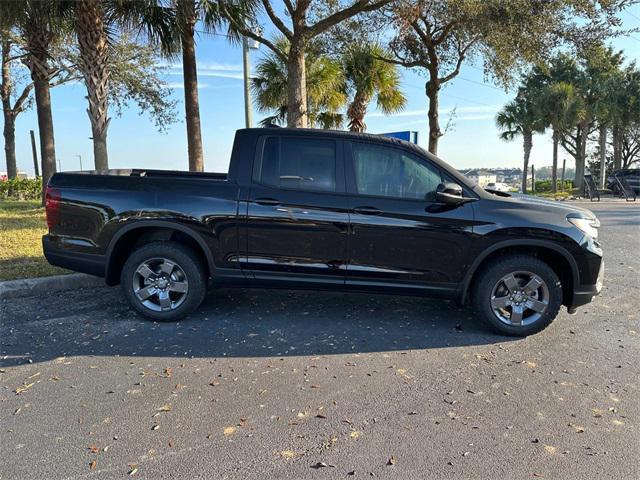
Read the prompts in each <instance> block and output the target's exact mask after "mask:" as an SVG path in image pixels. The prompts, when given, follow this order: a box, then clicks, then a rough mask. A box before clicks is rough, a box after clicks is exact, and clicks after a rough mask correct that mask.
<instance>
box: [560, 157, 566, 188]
mask: <svg viewBox="0 0 640 480" xmlns="http://www.w3.org/2000/svg"><path fill="white" fill-rule="evenodd" d="M566 166H567V159H566V158H563V159H562V180H561V183H560V190H562V191H563V192H564V171H565V170H566V168H565V167H566Z"/></svg>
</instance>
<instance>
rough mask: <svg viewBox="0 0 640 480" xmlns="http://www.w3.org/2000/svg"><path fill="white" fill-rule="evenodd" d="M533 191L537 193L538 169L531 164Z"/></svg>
mask: <svg viewBox="0 0 640 480" xmlns="http://www.w3.org/2000/svg"><path fill="white" fill-rule="evenodd" d="M531 193H533V194H534V195H535V194H536V169H535V167H534V166H533V165H531Z"/></svg>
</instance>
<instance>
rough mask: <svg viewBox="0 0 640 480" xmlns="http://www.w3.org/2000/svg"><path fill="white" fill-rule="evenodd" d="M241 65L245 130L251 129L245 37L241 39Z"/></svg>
mask: <svg viewBox="0 0 640 480" xmlns="http://www.w3.org/2000/svg"><path fill="white" fill-rule="evenodd" d="M242 64H243V70H244V72H243V73H244V123H245V127H246V128H251V123H252V121H251V85H250V84H249V72H250V71H251V65H250V63H249V42H248V41H247V37H242Z"/></svg>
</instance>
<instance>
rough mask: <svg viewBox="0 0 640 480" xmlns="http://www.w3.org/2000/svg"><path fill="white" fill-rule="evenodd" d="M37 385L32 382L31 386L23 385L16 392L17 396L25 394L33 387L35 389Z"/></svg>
mask: <svg viewBox="0 0 640 480" xmlns="http://www.w3.org/2000/svg"><path fill="white" fill-rule="evenodd" d="M35 384H36V382H32V383H29V384H26V383H25V384H22V385H20V386H19V387H17V388H16V389H15V390H14V392H15V393H16V395H20V394H21V393H22V392H24V391H25V390H29V389H30V388H31V387H33V386H34V385H35Z"/></svg>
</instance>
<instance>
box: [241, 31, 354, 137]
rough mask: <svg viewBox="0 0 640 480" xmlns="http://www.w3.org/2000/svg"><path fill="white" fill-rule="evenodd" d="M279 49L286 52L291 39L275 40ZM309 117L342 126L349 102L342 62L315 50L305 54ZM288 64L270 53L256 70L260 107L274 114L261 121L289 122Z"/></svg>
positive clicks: (318, 123) (254, 85) (254, 80)
mask: <svg viewBox="0 0 640 480" xmlns="http://www.w3.org/2000/svg"><path fill="white" fill-rule="evenodd" d="M274 44H275V45H277V46H278V48H279V49H282V50H283V51H286V50H287V49H288V48H289V47H288V42H287V40H286V39H283V38H279V39H277V40H275V41H274ZM305 64H306V65H305V70H306V79H307V85H306V91H307V104H308V118H309V123H310V126H311V127H316V126H320V127H321V128H340V127H341V126H342V115H341V114H340V113H339V111H340V110H341V109H342V107H343V106H344V105H345V103H346V101H347V96H346V93H345V79H344V75H343V72H342V68H341V65H340V63H339V62H336V61H335V60H332V59H330V58H328V57H326V56H322V55H317V54H316V53H315V51H314V50H313V49H309V50H307V54H306V56H305ZM287 80H288V76H287V63H286V61H284V59H283V58H281V57H280V56H279V55H276V54H274V53H269V54H268V55H266V56H265V57H263V58H262V59H261V60H260V61H259V62H258V63H257V64H256V73H255V76H254V78H252V79H251V88H252V90H253V93H254V96H255V99H256V104H257V106H258V110H260V111H262V112H269V113H271V115H270V116H268V117H266V118H265V119H263V120H262V122H260V123H261V124H262V125H267V124H270V123H279V124H286V123H287V115H288V108H287V107H288V105H287V101H288V95H287Z"/></svg>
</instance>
